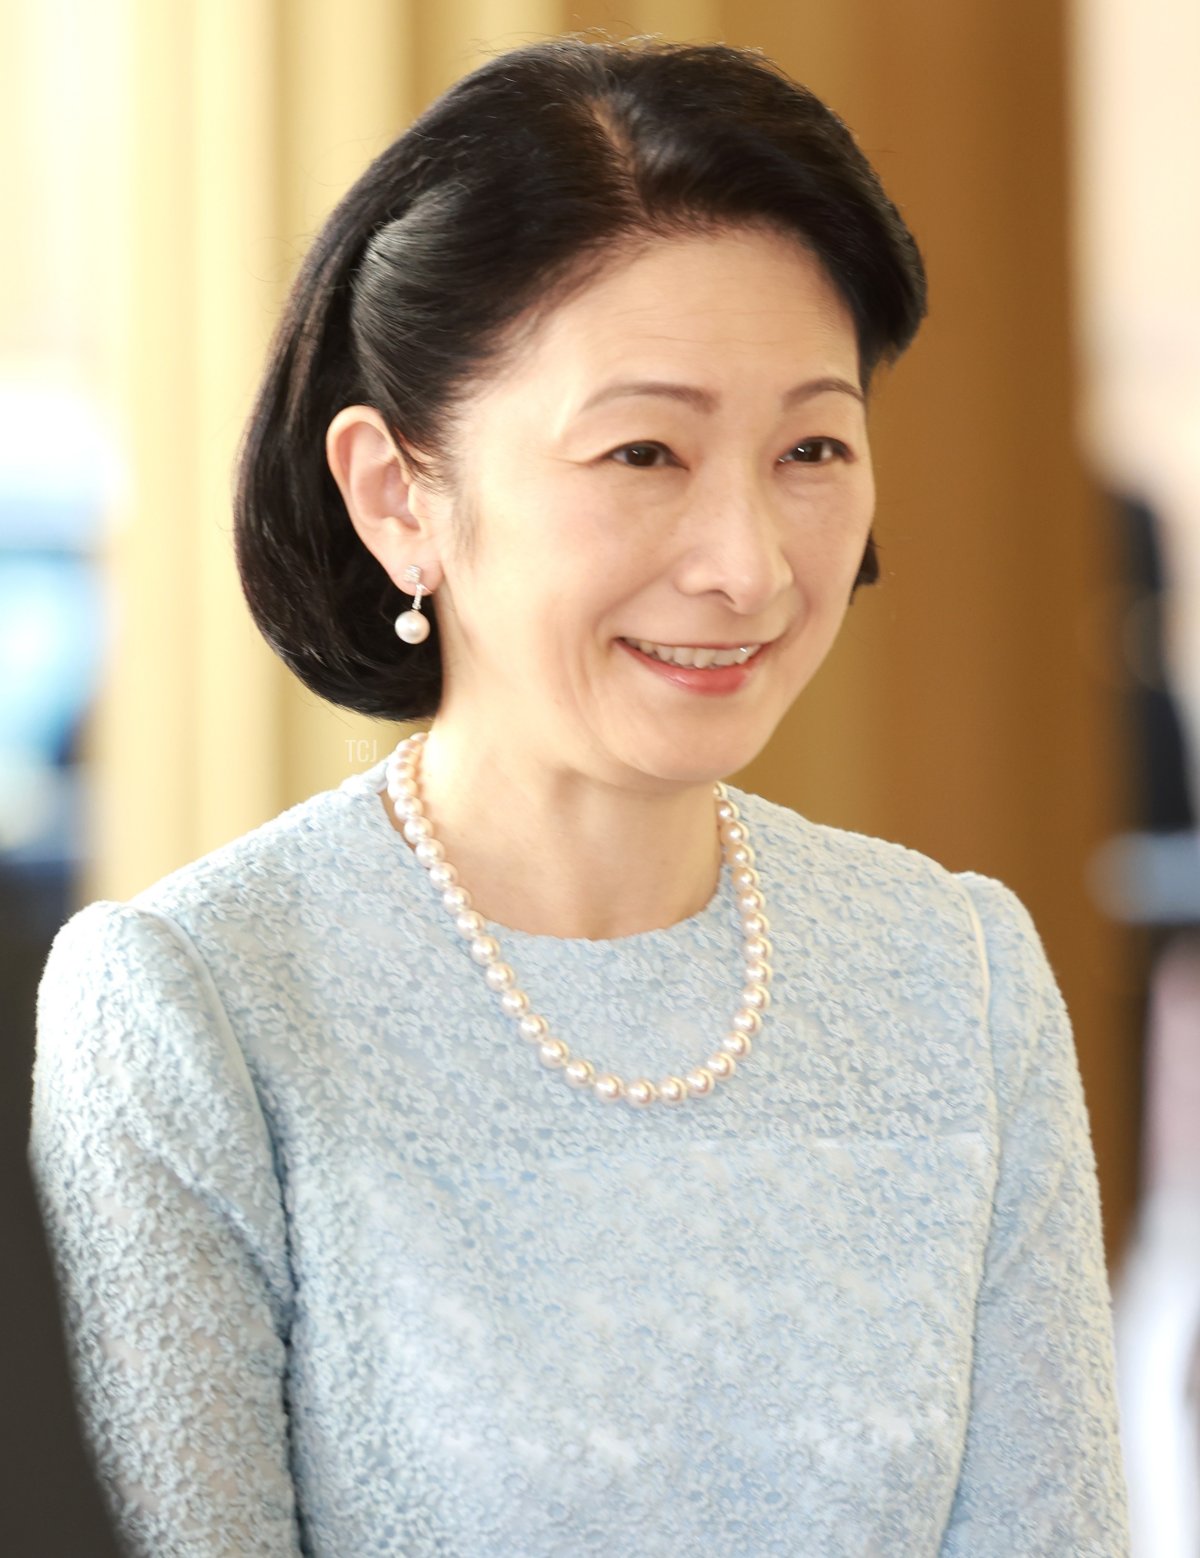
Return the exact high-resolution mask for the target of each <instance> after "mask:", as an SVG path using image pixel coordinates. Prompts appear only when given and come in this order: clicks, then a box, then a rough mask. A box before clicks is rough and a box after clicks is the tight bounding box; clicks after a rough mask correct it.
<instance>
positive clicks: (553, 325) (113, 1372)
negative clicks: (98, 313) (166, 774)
mask: <svg viewBox="0 0 1200 1558" xmlns="http://www.w3.org/2000/svg"><path fill="white" fill-rule="evenodd" d="M923 310H924V276H923V271H922V267H921V261H920V258H919V256H918V253H917V249H916V247H915V245H914V243H913V240H912V238H911V236H910V234H909V233H908V231H907V229H906V228H905V226H904V224H903V222H902V221H901V219H900V217H899V215H898V214H897V212H896V210H895V208H894V207H893V206H892V204H891V203H890V202H889V200H888V199H887V197H886V195H885V194H884V192H883V191H882V189H881V188H880V186H879V183H878V181H877V179H876V177H875V175H874V173H873V172H872V170H871V169H870V167H869V166H868V164H867V163H866V161H865V160H864V158H863V156H862V154H861V152H860V151H859V150H858V149H857V147H856V146H855V144H854V142H853V140H852V139H851V137H850V135H849V133H848V132H847V131H846V129H845V127H844V126H843V125H842V124H841V122H840V121H839V120H838V119H837V118H836V117H835V116H834V115H833V114H832V113H830V111H829V110H828V109H826V108H825V107H824V106H823V105H821V104H820V103H819V102H818V101H817V100H816V99H814V98H813V97H812V96H811V94H809V93H808V92H807V91H805V90H804V89H803V88H801V87H799V86H797V85H796V84H795V83H793V82H791V81H790V80H788V79H787V78H786V77H785V76H784V75H783V74H782V73H781V72H780V71H778V70H777V69H776V68H775V67H773V66H772V65H771V63H770V62H769V61H767V60H766V59H764V58H763V57H762V56H761V55H760V54H758V53H757V52H755V51H739V50H736V49H733V48H728V47H725V46H720V45H709V46H690V45H687V46H685V45H673V44H667V43H663V42H658V41H652V40H644V39H643V40H638V41H635V42H634V43H632V44H617V43H596V42H590V41H583V40H581V39H579V38H560V39H558V40H556V41H552V42H544V43H538V44H535V45H532V46H529V47H526V48H522V49H518V50H515V51H513V52H510V53H508V54H506V55H503V56H501V57H499V58H497V59H494V60H492V61H491V62H489V63H488V64H486V65H484V66H483V67H482V68H481V69H479V70H477V71H476V72H475V73H474V74H473V75H471V76H468V77H467V78H466V79H465V80H463V81H460V82H459V83H458V84H457V85H456V86H454V87H453V88H452V89H451V90H450V91H449V92H448V93H446V95H445V96H444V97H442V98H441V99H440V100H439V101H438V102H436V103H435V104H434V105H433V106H432V107H431V108H430V109H429V110H428V111H427V112H426V113H425V114H424V115H423V116H422V117H421V119H420V120H418V122H417V123H416V124H415V125H413V127H412V128H411V129H410V130H409V131H408V132H407V133H406V134H404V135H402V136H401V137H400V138H399V140H397V141H396V142H395V144H394V145H393V146H392V147H391V148H390V149H389V150H387V151H385V152H384V153H383V154H382V156H381V157H380V158H379V159H378V160H377V161H376V162H375V163H374V164H372V166H371V167H370V168H368V170H367V171H366V173H365V174H364V175H363V176H362V178H361V179H360V180H359V182H358V183H357V184H356V185H355V186H354V187H353V188H352V189H351V190H350V192H349V193H348V194H347V195H346V197H345V198H344V200H343V201H342V203H341V205H340V206H339V207H338V209H337V210H336V211H335V212H334V213H333V215H332V217H331V218H330V220H329V222H328V223H327V225H326V227H325V228H324V230H323V231H322V233H321V234H320V235H319V237H318V238H317V241H316V243H315V245H314V247H313V249H312V251H311V253H310V254H309V256H308V258H307V261H306V263H305V265H304V268H303V271H302V273H301V275H300V276H299V278H298V280H297V282H296V285H295V288H294V290H293V293H292V296H291V300H290V302H289V305H288V308H287V311H286V315H285V317H284V319H283V321H282V323H281V325H280V328H279V332H278V335H277V338H276V342H275V345H274V349H273V352H272V356H271V360H270V364H269V367H268V371H267V373H266V376H265V379H264V382H263V385H262V388H261V392H260V395H259V399H258V403H257V405H256V407H255V410H254V413H253V416H252V419H251V422H250V425H249V429H248V435H247V437H246V440H245V442H244V446H243V450H242V454H241V462H240V480H239V486H238V493H237V514H236V520H237V531H236V540H237V553H238V561H239V566H240V569H241V575H242V579H243V581H244V586H245V592H246V597H247V600H248V603H249V605H250V609H251V611H252V613H253V615H254V618H255V620H256V622H257V623H258V625H259V627H260V629H261V630H262V632H263V633H264V635H265V636H266V638H267V639H268V641H269V642H270V643H271V644H272V646H273V647H274V648H275V649H276V650H277V651H278V653H279V654H280V655H281V656H282V657H283V658H284V659H285V660H286V661H287V663H288V664H289V665H290V666H291V667H292V668H293V670H294V671H295V672H296V673H297V675H298V676H299V677H300V678H301V679H302V680H303V681H304V682H305V683H306V684H307V685H308V686H309V687H310V688H312V689H314V690H315V691H317V692H319V693H320V694H321V695H322V696H324V697H326V698H328V699H330V700H331V701H333V702H334V703H336V704H340V705H343V706H345V707H350V708H354V709H358V710H360V711H363V712H366V713H370V714H374V715H378V716H381V717H384V718H387V719H390V720H393V721H406V722H413V721H417V722H421V723H422V724H423V726H424V728H423V729H422V730H420V731H418V732H417V733H416V734H414V735H412V736H409V737H406V739H404V740H403V741H401V742H400V744H399V746H398V747H397V749H396V752H395V753H394V754H393V756H392V757H391V758H388V759H385V760H382V761H380V762H379V763H377V764H376V765H375V766H373V767H372V768H370V769H368V770H367V771H366V772H365V773H360V774H355V775H351V776H349V777H348V778H347V779H346V780H345V781H344V782H343V783H342V784H341V785H340V786H339V787H338V788H337V789H336V790H332V791H329V792H326V793H323V794H320V795H316V796H313V797H312V798H310V799H309V800H307V801H304V802H303V803H301V804H300V805H298V806H295V807H293V808H292V809H291V810H289V811H287V812H285V813H283V814H282V815H281V816H279V817H277V818H275V819H274V820H273V821H272V822H270V823H268V824H266V825H265V826H263V827H261V828H259V829H257V830H255V831H254V832H252V833H250V834H248V835H246V836H244V837H242V838H240V839H236V840H234V841H233V842H232V843H230V844H228V845H226V846H225V847H224V848H222V849H219V850H217V851H216V852H215V853H213V854H211V855H208V856H206V857H205V858H204V859H202V860H199V861H197V862H195V863H194V864H193V865H191V866H188V867H186V868H184V869H183V870H181V871H177V872H175V873H174V874H172V875H171V876H169V877H167V878H165V879H164V880H163V881H161V882H159V883H157V884H155V885H154V886H153V887H150V888H148V889H146V890H145V891H144V892H142V893H140V894H139V895H137V897H135V898H134V899H133V900H132V901H131V902H130V903H128V904H124V903H113V902H105V901H102V902H99V903H95V904H92V905H90V906H88V907H87V908H85V909H83V910H81V911H80V912H79V913H78V914H76V915H75V916H74V917H73V918H72V919H71V920H70V921H69V922H68V924H67V925H66V926H65V927H64V928H63V930H62V931H61V932H60V934H59V936H58V938H57V940H56V941H55V944H54V948H53V950H52V952H51V955H50V959H49V962H48V964H47V968H46V971H45V974H44V978H43V984H42V988H41V994H40V1007H39V1035H38V1055H37V1067H36V1076H35V1093H34V1113H33V1130H32V1139H31V1149H30V1150H31V1162H32V1164H33V1167H34V1170H35V1175H36V1178H37V1180H38V1182H39V1185H40V1193H41V1196H42V1200H43V1204H44V1208H45V1217H46V1222H47V1227H48V1229H49V1230H50V1233H51V1235H52V1243H53V1247H54V1248H55V1250H56V1258H57V1261H58V1270H59V1274H60V1280H61V1282H62V1285H63V1289H64V1293H65V1304H66V1313H67V1316H68V1319H69V1329H70V1333H71V1336H72V1345H73V1349H74V1357H75V1369H76V1378H77V1380H78V1390H79V1399H80V1402H81V1406H82V1411H83V1415H84V1418H85V1421H86V1423H87V1425H88V1428H89V1432H90V1435H91V1440H92V1443H93V1445H94V1448H95V1452H96V1456H97V1463H98V1467H99V1470H100V1472H101V1474H102V1478H103V1480H104V1483H105V1485H106V1487H107V1489H108V1490H109V1495H110V1498H111V1502H112V1508H113V1510H114V1514H115V1517H116V1519H117V1520H118V1522H119V1525H120V1529H121V1531H122V1533H123V1535H124V1536H125V1538H126V1540H127V1542H128V1543H129V1545H130V1548H131V1550H132V1551H134V1552H137V1553H146V1554H150V1553H153V1554H155V1555H158V1558H162V1555H165V1554H168V1553H170V1554H174V1553H180V1554H183V1553H187V1554H215V1553H235V1552H236V1553H238V1554H241V1555H249V1554H258V1553H261V1554H268V1553H269V1554H273V1555H274V1554H281V1553H285V1552H288V1553H295V1552H304V1553H312V1554H321V1555H338V1558H342V1555H351V1554H353V1555H356V1558H357V1555H360V1554H367V1553H396V1554H401V1553H403V1554H406V1555H418V1554H421V1555H423V1554H433V1553H442V1554H461V1555H471V1558H480V1555H485V1554H486V1555H500V1554H505V1555H510V1554H511V1555H517V1554H520V1555H521V1558H533V1555H540V1554H555V1555H564V1558H565V1555H571V1558H579V1555H586V1554H604V1555H621V1558H627V1555H635V1554H636V1555H639V1558H641V1555H663V1558H666V1555H670V1558H684V1555H692V1554H696V1555H699V1554H706V1555H707V1554H715V1553H721V1554H727V1553H747V1554H772V1553H775V1554H788V1555H794V1554H797V1553H806V1554H814V1555H815V1554H822V1555H829V1554H854V1555H855V1558H861V1555H862V1554H864V1553H872V1554H881V1555H882V1554H886V1555H887V1558H898V1555H909V1554H911V1555H917V1554H921V1555H933V1554H941V1555H950V1554H963V1555H967V1554H969V1555H970V1558H986V1555H990V1554H995V1555H1000V1554H1004V1555H1005V1558H1011V1555H1012V1554H1043V1553H1044V1554H1051V1553H1053V1554H1054V1555H1055V1558H1061V1555H1063V1554H1067V1553H1071V1554H1083V1553H1087V1554H1092V1555H1110V1554H1114V1555H1115V1554H1119V1553H1123V1552H1125V1550H1126V1535H1125V1530H1126V1527H1125V1519H1126V1517H1125V1509H1124V1487H1123V1482H1122V1471H1121V1464H1120V1457H1119V1451H1118V1447H1117V1430H1116V1418H1115V1409H1114V1404H1113V1402H1114V1393H1113V1367H1112V1345H1111V1332H1110V1320H1109V1310H1108V1294H1107V1288H1106V1285H1105V1275H1104V1265H1103V1254H1102V1246H1101V1239H1100V1216H1099V1205H1098V1196H1097V1185H1096V1176H1095V1164H1094V1159H1093V1156H1092V1148H1091V1141H1090V1136H1089V1130H1088V1122H1087V1117H1086V1113H1085V1109H1084V1102H1083V1096H1082V1092H1081V1088H1080V1082H1079V1075H1078V1069H1077V1065H1076V1060H1075V1054H1074V1049H1073V1044H1072V1039H1071V1032H1070V1025H1069V1021H1068V1017H1067V1014H1066V1011H1065V1009H1064V1006H1063V1002H1062V998H1061V995H1060V994H1059V991H1058V988H1057V985H1056V983H1055V980H1054V976H1053V974H1052V972H1051V970H1050V968H1049V966H1048V963H1047V960H1046V956H1045V953H1044V951H1043V948H1042V945H1041V942H1040V940H1039V938H1038V935H1037V932H1036V930H1035V928H1034V926H1033V924H1032V922H1031V920H1030V917H1029V915H1028V913H1027V912H1026V910H1025V909H1024V907H1023V906H1022V904H1021V903H1020V902H1019V900H1018V899H1017V898H1016V897H1015V896H1014V895H1013V894H1012V893H1011V892H1010V891H1009V890H1008V889H1007V888H1006V887H1005V886H1003V885H1002V884H1001V883H999V882H996V881H994V880H991V879H989V878H987V877H984V876H980V875H977V874H976V873H973V872H964V873H958V874H955V873H951V872H949V871H947V870H946V869H945V868H943V867H942V866H940V865H938V864H937V863H936V862H934V861H932V860H930V859H928V858H926V857H925V856H923V855H920V854H918V853H916V852H915V851H913V850H909V849H906V848H904V847H902V846H900V845H898V844H894V843H890V842H886V841H883V840H879V839H873V838H868V837H864V836H862V835H859V834H854V833H848V832H844V831H840V830H838V829H836V828H832V827H827V826H822V825H820V824H816V823H813V822H810V821H808V820H807V819H805V818H804V817H802V816H799V815H797V814H795V813H794V812H791V811H789V810H787V809H785V808H783V807H781V806H778V805H775V804H773V803H770V802H768V801H766V800H764V799H762V798H761V797H758V796H755V795H752V794H747V793H744V792H742V791H740V790H738V789H736V788H733V787H728V788H723V787H722V785H721V783H720V781H721V779H722V776H724V775H727V774H729V773H732V772H734V771H736V770H738V769H740V768H741V767H742V766H743V765H745V764H746V763H748V762H749V761H750V760H751V759H752V758H753V757H754V756H755V755H756V754H757V753H758V752H759V751H760V750H761V749H762V747H763V745H764V744H765V743H766V742H767V741H768V740H769V738H770V736H771V734H772V732H773V731H774V729H775V727H776V725H777V724H778V722H779V720H780V719H781V717H782V716H783V714H784V713H785V711H786V710H787V709H788V707H789V705H790V704H791V703H792V702H793V700H794V699H795V698H796V697H797V695H798V694H799V693H800V692H801V691H802V690H803V688H804V687H805V686H806V685H807V683H808V681H809V680H810V679H811V677H812V676H813V675H814V673H815V672H816V670H817V668H818V666H819V665H820V663H821V661H822V660H823V659H824V657H825V655H826V654H827V653H828V651H829V648H830V646H831V644H832V643H833V641H834V638H835V636H836V634H837V631H838V628H839V626H840V625H841V622H842V619H843V616H844V613H845V610H846V607H847V605H848V604H849V602H850V601H851V600H852V599H853V596H854V592H855V589H856V588H857V586H858V585H859V584H863V583H870V582H872V581H873V580H874V579H875V578H876V575H877V564H876V558H875V551H874V546H873V541H872V537H871V533H870V525H871V518H872V511H873V503H874V490H873V484H872V475H871V463H870V453H869V448H868V443H867V430H866V413H865V406H866V400H867V395H868V391H869V388H870V384H871V380H872V375H873V373H874V371H875V370H876V368H877V366H878V365H879V364H880V363H881V362H883V361H886V360H890V359H893V358H895V357H896V356H897V355H898V354H899V353H900V352H901V351H902V350H903V349H904V347H905V346H906V345H907V344H908V343H909V341H910V340H911V338H912V336H913V334H914V332H915V330H916V328H917V325H918V323H919V321H920V318H921V315H922V313H923Z"/></svg>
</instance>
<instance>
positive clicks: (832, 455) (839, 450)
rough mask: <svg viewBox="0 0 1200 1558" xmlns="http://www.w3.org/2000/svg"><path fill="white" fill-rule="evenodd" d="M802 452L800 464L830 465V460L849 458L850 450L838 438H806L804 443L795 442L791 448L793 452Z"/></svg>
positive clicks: (798, 462)
mask: <svg viewBox="0 0 1200 1558" xmlns="http://www.w3.org/2000/svg"><path fill="white" fill-rule="evenodd" d="M798 451H799V452H800V459H799V460H798V461H797V462H796V463H797V464H798V465H828V464H829V462H830V460H834V459H840V460H845V459H848V458H849V455H850V451H849V449H847V448H846V446H845V444H844V443H842V441H841V440H840V439H838V438H806V439H805V440H804V442H803V443H802V444H795V445H794V446H793V448H792V450H791V452H792V453H793V454H795V453H797V452H798Z"/></svg>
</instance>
